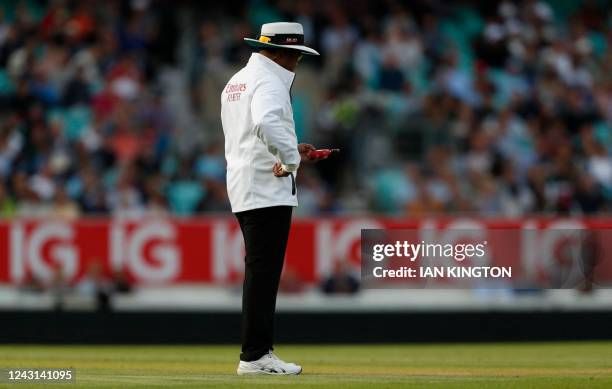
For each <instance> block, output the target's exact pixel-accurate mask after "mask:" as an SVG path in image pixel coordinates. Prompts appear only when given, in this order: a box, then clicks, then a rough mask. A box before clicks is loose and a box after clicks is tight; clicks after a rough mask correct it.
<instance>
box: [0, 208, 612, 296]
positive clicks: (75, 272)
mask: <svg viewBox="0 0 612 389" xmlns="http://www.w3.org/2000/svg"><path fill="white" fill-rule="evenodd" d="M383 228H393V229H398V228H402V229H417V230H419V231H427V233H428V234H432V233H433V234H441V233H444V232H445V231H449V230H451V229H459V230H466V231H467V230H469V231H478V233H479V234H482V236H481V238H482V239H486V236H487V232H488V231H493V230H496V229H507V230H513V231H516V234H514V233H513V234H512V235H516V236H515V237H514V238H512V239H510V238H509V239H507V240H506V239H497V240H495V239H494V240H493V241H494V242H497V243H494V244H493V246H494V247H493V250H497V251H500V250H504V251H508V250H514V251H513V252H514V253H515V254H513V255H511V256H508V255H505V256H502V257H503V259H501V261H502V262H505V263H501V264H499V263H498V265H513V266H514V267H515V268H516V269H517V271H518V272H519V273H521V272H523V273H524V272H538V271H542V269H544V270H546V269H547V267H546V266H544V265H545V264H546V259H545V258H544V257H543V255H542V254H541V253H542V250H540V249H538V248H541V247H544V246H546V248H547V249H550V250H554V246H555V244H556V242H557V241H560V239H561V238H562V237H559V238H557V237H556V236H557V235H558V234H557V235H555V234H551V233H549V232H551V231H557V230H558V229H563V228H567V229H581V228H590V229H598V230H601V231H612V219H523V220H489V219H465V218H461V219H459V218H447V219H431V220H428V219H423V220H403V219H383V218H375V217H372V218H368V217H366V218H320V219H298V220H294V223H293V225H292V230H291V236H290V239H289V247H288V249H287V257H286V265H285V266H286V268H287V267H288V268H291V269H292V270H293V271H294V272H295V273H297V274H299V275H300V277H301V278H302V279H303V280H304V281H307V282H316V281H318V280H319V279H320V278H321V277H323V276H325V275H326V274H328V273H329V272H331V271H332V269H333V267H334V264H335V263H336V262H337V261H349V262H350V263H352V264H354V265H355V267H357V268H358V266H359V263H360V257H361V252H360V250H361V248H360V237H361V230H362V229H383ZM519 232H520V233H519ZM489 235H490V234H489ZM611 236H612V235H611ZM504 241H505V242H504ZM603 244H604V246H605V247H604V248H603V250H604V252H605V253H612V239H608V240H605V241H604V242H603ZM608 246H610V247H608ZM0 250H1V251H0V283H4V284H7V283H8V284H20V283H22V282H24V280H26V279H28V278H30V277H35V278H37V279H40V280H42V281H47V282H48V281H50V280H51V279H52V278H53V274H54V272H56V271H58V269H61V271H62V272H63V274H64V277H65V278H66V279H68V280H69V281H70V282H77V281H78V280H79V279H80V278H81V277H83V275H84V274H85V272H86V271H87V269H88V267H89V266H90V264H91V263H95V262H97V263H101V264H102V265H103V267H104V269H105V271H106V272H107V273H110V272H112V271H113V270H117V269H122V270H124V271H125V272H126V273H127V274H128V276H129V277H130V278H131V279H132V280H133V281H134V282H136V283H138V284H141V285H143V284H147V285H160V284H164V285H172V284H180V283H226V282H233V281H236V280H237V279H239V278H240V275H241V273H242V263H243V257H244V249H243V242H242V235H241V232H240V229H239V228H238V225H237V223H236V222H235V219H233V218H232V217H226V218H225V217H216V218H200V219H172V218H155V219H138V220H123V219H83V220H78V221H72V222H67V221H62V220H47V219H45V220H10V221H4V222H0ZM550 250H549V251H550ZM610 262H611V261H609V260H606V261H605V263H602V264H601V265H602V266H601V267H600V268H599V269H598V274H599V277H600V278H601V279H600V281H603V282H610V281H612V267H611V265H610ZM543 264H544V265H543ZM549 265H550V263H549V264H548V268H549V267H550V266H549Z"/></svg>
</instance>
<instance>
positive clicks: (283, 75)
mask: <svg viewBox="0 0 612 389" xmlns="http://www.w3.org/2000/svg"><path fill="white" fill-rule="evenodd" d="M249 63H255V64H259V65H261V66H263V67H265V68H266V69H268V70H270V71H271V72H272V73H274V74H276V75H277V76H278V78H280V79H281V81H282V82H283V84H285V85H286V86H287V88H291V84H292V83H293V79H294V78H295V73H294V72H292V71H290V70H287V69H285V68H284V67H282V66H280V65H279V64H277V63H276V62H274V61H272V60H271V59H270V58H268V57H266V56H265V55H263V54H259V53H253V54H251V58H250V59H249Z"/></svg>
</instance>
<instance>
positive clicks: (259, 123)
mask: <svg viewBox="0 0 612 389" xmlns="http://www.w3.org/2000/svg"><path fill="white" fill-rule="evenodd" d="M294 77H295V73H293V72H291V71H289V70H287V69H285V68H283V67H282V66H280V65H278V64H277V63H276V62H274V61H272V60H271V59H269V58H267V57H265V56H263V55H261V54H258V53H254V54H252V55H251V58H250V59H249V62H248V63H247V65H246V66H245V67H244V68H242V69H241V70H240V71H239V72H238V73H236V74H235V75H234V76H233V77H232V78H231V79H230V80H229V82H228V83H227V85H226V86H225V88H224V90H223V92H221V122H222V124H223V133H224V134H225V159H226V160H227V193H228V196H229V200H230V204H231V206H232V212H242V211H247V210H250V209H256V208H264V207H272V206H278V205H289V206H297V204H298V203H297V196H296V189H295V174H296V173H297V168H298V166H299V164H300V154H299V152H298V150H297V136H296V135H295V123H294V122H293V109H292V108H291V99H290V89H291V84H292V83H293V79H294ZM277 161H280V162H281V164H282V165H283V168H284V169H285V171H288V172H292V175H290V176H288V177H275V176H274V174H273V173H272V167H273V166H274V164H275V163H276V162H277Z"/></svg>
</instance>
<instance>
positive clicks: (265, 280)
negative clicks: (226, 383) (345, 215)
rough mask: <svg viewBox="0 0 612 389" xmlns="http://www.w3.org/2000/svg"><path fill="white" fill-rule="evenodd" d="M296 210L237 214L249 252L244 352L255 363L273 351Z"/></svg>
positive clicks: (244, 357)
mask: <svg viewBox="0 0 612 389" xmlns="http://www.w3.org/2000/svg"><path fill="white" fill-rule="evenodd" d="M292 211H293V207H290V206H278V207H269V208H259V209H252V210H249V211H244V212H238V213H236V214H235V215H236V217H237V218H238V222H239V223H240V229H241V230H242V235H243V236H244V248H245V251H246V256H245V258H244V261H245V269H244V283H243V287H242V353H241V354H240V360H242V361H254V360H257V359H259V358H260V357H261V356H263V355H264V354H266V353H267V352H268V351H269V350H272V345H273V341H274V310H275V308H276V294H277V293H278V284H279V281H280V276H281V272H282V270H283V262H284V260H285V249H286V248H287V239H288V238H289V228H290V226H291V212H292Z"/></svg>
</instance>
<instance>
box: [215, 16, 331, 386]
mask: <svg viewBox="0 0 612 389" xmlns="http://www.w3.org/2000/svg"><path fill="white" fill-rule="evenodd" d="M244 40H245V41H246V42H247V43H248V44H249V45H251V46H253V47H255V48H257V52H255V53H253V54H252V55H251V58H250V59H249V61H248V63H247V65H246V66H245V67H244V68H242V69H241V70H240V71H239V72H238V73H236V74H235V75H234V76H233V77H232V78H231V79H230V80H229V82H228V83H227V85H226V86H225V89H224V90H223V92H222V93H221V121H222V123H223V133H224V135H225V158H226V160H227V191H228V195H229V200H230V203H231V206H232V212H233V213H234V214H235V215H236V218H237V219H238V222H239V223H240V229H241V230H242V234H243V236H244V246H245V251H246V257H245V272H244V284H243V291H242V353H241V354H240V363H239V365H238V369H237V372H238V374H241V375H242V374H273V375H286V374H299V373H301V371H302V367H301V366H298V365H296V364H294V363H287V362H284V361H282V360H280V359H279V358H278V357H276V355H274V354H273V353H272V350H273V338H274V311H275V307H276V295H277V292H278V284H279V280H280V275H281V271H282V269H283V262H284V257H285V249H286V246H287V239H288V237H289V228H290V226H291V212H292V210H293V207H295V206H297V205H298V203H297V198H296V187H295V176H296V174H297V169H298V167H299V165H300V162H301V161H309V162H314V161H316V159H313V158H309V157H308V155H307V154H308V152H309V151H311V150H314V149H315V148H314V146H312V145H309V144H299V145H298V143H297V137H296V135H295V124H294V122H293V109H292V107H291V95H290V92H291V85H292V84H293V79H294V77H295V73H294V71H295V68H296V66H297V64H298V62H299V60H300V59H301V57H302V55H303V54H309V55H319V53H318V52H316V51H315V50H313V49H311V48H309V47H306V46H304V32H303V28H302V25H301V24H299V23H285V22H282V23H268V24H264V25H263V26H262V27H261V35H260V37H259V39H250V38H245V39H244Z"/></svg>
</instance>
